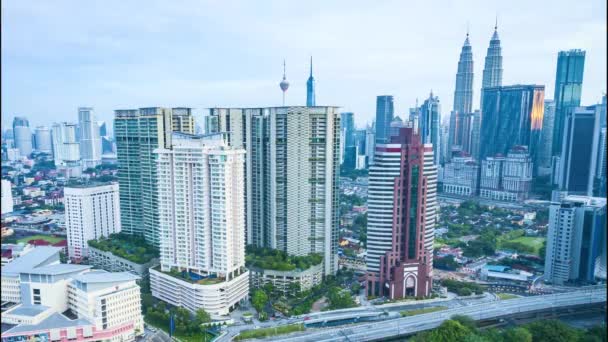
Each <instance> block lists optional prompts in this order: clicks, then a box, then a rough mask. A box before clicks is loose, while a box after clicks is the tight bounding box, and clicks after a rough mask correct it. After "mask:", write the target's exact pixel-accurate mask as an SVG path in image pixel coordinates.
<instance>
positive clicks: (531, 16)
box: [2, 1, 606, 127]
mask: <svg viewBox="0 0 608 342" xmlns="http://www.w3.org/2000/svg"><path fill="white" fill-rule="evenodd" d="M70 4H73V3H72V2H68V1H66V2H61V3H58V4H57V3H54V4H53V5H52V6H51V5H48V4H44V3H38V4H36V5H32V3H24V2H18V3H6V4H4V3H3V5H2V9H3V11H2V16H3V18H2V22H3V23H4V25H3V30H2V37H3V41H4V42H5V44H4V45H3V49H2V60H3V63H2V71H3V72H2V82H3V83H4V84H5V85H10V87H8V86H5V87H3V91H2V96H3V99H5V101H3V105H2V123H3V125H10V123H11V122H12V119H13V117H14V116H15V115H21V116H26V117H28V118H29V119H30V120H31V121H32V122H33V125H34V126H37V125H40V124H44V125H48V126H50V124H51V120H55V121H66V120H67V121H75V119H76V118H75V116H74V115H73V114H72V113H73V112H74V111H75V109H76V108H77V107H79V106H91V107H94V108H95V109H96V113H97V116H98V120H105V121H107V122H109V121H111V119H112V116H113V110H115V109H120V108H133V107H139V106H141V105H143V104H148V103H150V104H153V105H169V106H181V105H184V106H190V107H193V108H195V113H196V118H197V120H200V121H199V122H202V115H203V114H204V113H205V110H204V109H205V108H208V107H215V106H221V107H239V106H240V107H245V106H247V107H251V106H253V107H255V106H260V107H261V106H267V105H268V104H274V105H280V103H281V91H280V89H278V86H277V83H278V82H279V81H280V80H281V76H282V61H283V59H285V60H286V63H287V76H288V77H287V79H288V81H289V82H290V83H291V87H290V89H289V90H288V92H287V94H286V105H304V104H305V101H306V79H307V77H308V74H309V58H310V55H312V56H314V59H315V70H314V75H315V79H316V83H317V84H316V97H317V104H318V105H337V106H341V111H351V112H354V113H355V124H356V126H357V127H362V126H363V125H364V124H365V123H366V122H371V121H372V120H373V117H374V115H375V110H374V107H375V97H376V96H377V95H383V94H390V95H393V96H395V115H399V116H401V117H403V116H404V115H405V114H406V112H407V109H408V108H409V107H412V106H413V104H414V103H415V100H416V98H418V99H419V100H421V99H422V98H424V96H425V94H428V92H429V90H430V89H433V92H434V93H435V94H436V95H438V96H439V98H440V99H441V101H442V102H443V103H444V104H451V103H452V102H453V91H454V81H455V78H454V71H455V69H456V66H457V61H458V55H459V53H460V48H461V46H462V41H463V39H464V38H465V35H466V31H467V22H469V25H468V26H469V32H470V37H469V39H470V41H471V45H472V48H473V59H474V60H475V61H477V63H476V68H475V70H474V73H475V79H474V82H473V93H474V94H473V107H474V108H473V109H476V108H475V107H477V105H476V104H478V103H479V100H480V98H479V96H480V88H481V77H482V68H483V62H482V61H483V60H484V57H485V53H486V48H487V46H488V44H489V41H490V38H491V37H492V34H493V32H494V25H495V18H496V15H498V32H499V35H500V39H501V44H502V49H503V69H504V73H503V84H504V85H512V84H526V83H535V84H544V85H545V87H546V93H547V94H552V93H553V87H554V83H555V79H554V78H555V66H556V62H557V53H558V51H560V50H568V49H572V48H580V49H583V50H586V52H587V59H586V66H585V74H584V79H585V85H584V87H583V93H582V101H581V104H582V105H592V104H595V103H597V102H598V101H600V99H601V95H602V92H605V86H604V83H605V74H606V57H605V56H606V30H605V22H604V17H603V15H602V13H605V9H606V7H605V6H606V5H605V4H604V3H600V2H586V3H583V4H578V5H577V6H574V7H567V6H568V3H566V2H563V3H550V4H549V3H548V2H545V3H534V4H529V5H526V6H527V7H526V8H528V10H527V11H523V12H522V11H519V10H518V9H517V8H518V7H520V6H512V5H511V4H496V5H492V6H484V8H483V9H476V10H475V11H474V12H472V11H468V10H467V9H468V8H472V7H475V6H472V7H471V6H457V5H458V4H457V3H455V2H450V3H445V4H442V6H434V5H435V4H421V3H414V4H409V3H408V4H400V3H390V2H386V3H382V4H379V5H376V6H375V7H373V8H364V6H362V5H352V6H345V3H337V4H330V5H326V4H324V5H323V6H321V4H320V3H316V4H313V5H295V6H287V5H286V4H281V3H273V6H268V5H267V6H260V5H259V4H255V5H253V4H251V5H250V4H242V6H241V7H240V8H237V9H235V8H223V7H221V6H219V5H215V4H205V5H203V6H198V7H197V6H183V7H179V8H173V7H168V6H167V5H159V4H157V5H153V4H152V5H150V6H148V7H146V8H137V11H138V12H140V13H141V14H142V15H141V18H143V21H142V19H138V18H130V17H128V13H133V12H134V10H135V9H133V8H131V7H129V6H132V5H125V4H119V5H117V6H118V9H119V10H116V8H115V7H116V6H103V7H102V6H98V7H96V8H95V15H90V14H89V13H87V11H85V9H84V8H82V9H80V8H74V6H70ZM349 4H350V3H349ZM484 4H485V3H484ZM125 6H126V7H125ZM250 6H254V7H253V8H249V7H250ZM187 7H191V8H188V11H186V10H185V8H187ZM477 7H480V6H477ZM566 7H567V8H566ZM428 8H434V11H433V13H434V15H435V18H436V20H440V21H441V22H442V23H444V24H445V25H441V26H434V27H429V26H427V25H426V24H425V22H422V23H421V24H419V25H416V21H417V20H422V19H417V16H411V17H412V21H408V25H409V24H411V25H412V27H420V29H417V30H410V29H406V27H404V25H403V24H402V23H401V21H400V20H399V18H401V17H402V15H403V13H406V12H407V13H422V12H424V11H426V10H428ZM250 11H253V13H255V14H260V15H259V16H256V19H257V18H259V19H258V20H259V25H253V26H251V25H243V26H238V25H232V23H233V22H236V21H239V20H238V19H239V18H240V19H243V20H244V22H247V20H246V18H247V16H248V15H249V12H250ZM541 11H542V12H543V14H544V15H541V16H539V15H538V13H539V12H541ZM259 12H262V13H259ZM119 13H125V14H124V15H122V14H119ZM161 13H163V14H161ZM228 16H229V17H230V18H232V19H234V20H232V19H231V20H230V21H226V20H224V19H225V18H227V17H228ZM62 17H63V18H66V20H60V19H61V18H62ZM50 18H52V19H50ZM58 18H59V20H58ZM68 18H69V19H68ZM277 18H281V20H283V21H285V22H286V23H289V25H280V28H278V27H279V25H277V24H276V19H277ZM126 19H129V20H126ZM201 19H202V20H203V21H205V22H204V23H202V24H200V25H196V24H195V23H197V22H200V20H201ZM177 22H179V23H186V24H184V25H173V24H174V23H177ZM224 22H230V23H231V24H224ZM310 22H313V23H314V24H315V25H309V24H308V23H310ZM556 22H559V23H560V24H559V25H555V24H554V23H556ZM151 23H154V25H151ZM360 23H367V25H360ZM380 23H382V24H383V25H376V24H380ZM305 24H306V25H305ZM445 27H450V29H449V30H446V29H445ZM531 32H534V34H530V33H531ZM421 33H422V34H421ZM538 40H542V42H543V44H538ZM292 41H297V42H298V44H296V45H294V44H291V43H290V42H292ZM429 41H431V42H433V41H435V42H440V43H436V44H428V42H429ZM425 43H426V46H424V45H425ZM154 44H156V45H154ZM155 46H156V47H158V49H154V48H153V47H155ZM412 46H417V48H412ZM151 47H152V48H151ZM146 51H149V52H146ZM164 51H167V52H164ZM208 51H225V53H224V52H222V53H215V52H213V53H212V52H208ZM142 53H143V54H145V56H146V58H144V59H143V61H142V59H141V58H138V56H142ZM244 57H246V58H244ZM85 84H86V86H83V85H85ZM9 99H10V100H9ZM157 102H158V103H157ZM451 109H452V108H448V106H445V105H444V108H443V112H442V120H446V118H447V116H449V111H450V110H451ZM51 118H52V119H51Z"/></svg>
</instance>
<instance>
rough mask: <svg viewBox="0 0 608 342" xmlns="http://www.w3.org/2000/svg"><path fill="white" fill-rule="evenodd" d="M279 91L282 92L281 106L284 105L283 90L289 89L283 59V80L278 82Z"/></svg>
mask: <svg viewBox="0 0 608 342" xmlns="http://www.w3.org/2000/svg"><path fill="white" fill-rule="evenodd" d="M279 87H281V91H282V92H283V106H285V92H286V91H287V89H289V82H287V79H285V60H283V80H282V81H281V83H279Z"/></svg>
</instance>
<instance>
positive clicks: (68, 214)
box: [63, 183, 121, 260]
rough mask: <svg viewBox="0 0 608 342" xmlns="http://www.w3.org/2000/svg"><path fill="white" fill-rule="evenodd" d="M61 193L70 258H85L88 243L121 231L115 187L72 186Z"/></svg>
mask: <svg viewBox="0 0 608 342" xmlns="http://www.w3.org/2000/svg"><path fill="white" fill-rule="evenodd" d="M63 193H64V204H65V226H66V231H67V238H68V239H67V240H68V254H69V257H70V258H72V259H75V260H79V259H82V258H84V257H87V255H88V244H87V241H89V240H93V239H98V238H100V237H102V236H108V235H110V234H112V233H118V232H120V227H121V226H120V202H119V197H118V184H116V183H113V184H112V183H111V184H98V183H93V184H89V185H79V186H71V187H66V188H64V190H63Z"/></svg>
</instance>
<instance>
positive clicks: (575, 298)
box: [269, 287, 606, 342]
mask: <svg viewBox="0 0 608 342" xmlns="http://www.w3.org/2000/svg"><path fill="white" fill-rule="evenodd" d="M605 302H606V288H605V287H602V288H592V289H584V290H578V291H572V292H568V293H558V294H551V295H541V296H533V297H522V298H516V299H509V300H502V301H493V302H486V303H481V304H475V305H471V306H468V307H460V308H454V309H448V310H445V311H441V312H434V313H428V314H422V315H417V316H411V317H403V318H396V319H387V320H383V321H377V322H374V323H364V324H357V325H350V326H344V327H333V328H325V329H318V330H316V329H307V330H306V331H305V332H302V333H295V334H291V335H282V336H276V337H274V338H272V339H269V340H274V341H289V342H300V341H311V342H312V341H314V342H320V341H375V340H383V339H387V338H394V337H397V336H400V335H406V334H414V333H417V332H420V331H424V330H429V329H433V328H436V327H438V326H439V325H441V323H443V321H445V320H448V319H450V317H452V316H454V315H466V316H469V317H471V318H473V319H474V320H489V319H498V318H501V317H506V316H512V315H517V314H522V313H527V312H536V311H543V310H550V309H560V308H565V307H574V306H580V305H588V304H598V303H605ZM342 315H343V313H342Z"/></svg>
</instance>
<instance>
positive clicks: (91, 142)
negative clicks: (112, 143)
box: [78, 107, 101, 169]
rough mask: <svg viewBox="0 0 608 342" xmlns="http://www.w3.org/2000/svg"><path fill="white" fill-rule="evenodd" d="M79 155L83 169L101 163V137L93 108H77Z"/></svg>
mask: <svg viewBox="0 0 608 342" xmlns="http://www.w3.org/2000/svg"><path fill="white" fill-rule="evenodd" d="M78 123H79V125H80V155H81V157H82V167H83V168H84V169H86V168H89V167H95V166H97V165H99V164H101V138H100V137H99V126H98V125H97V121H96V119H95V114H94V113H93V108H89V107H80V108H78Z"/></svg>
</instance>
